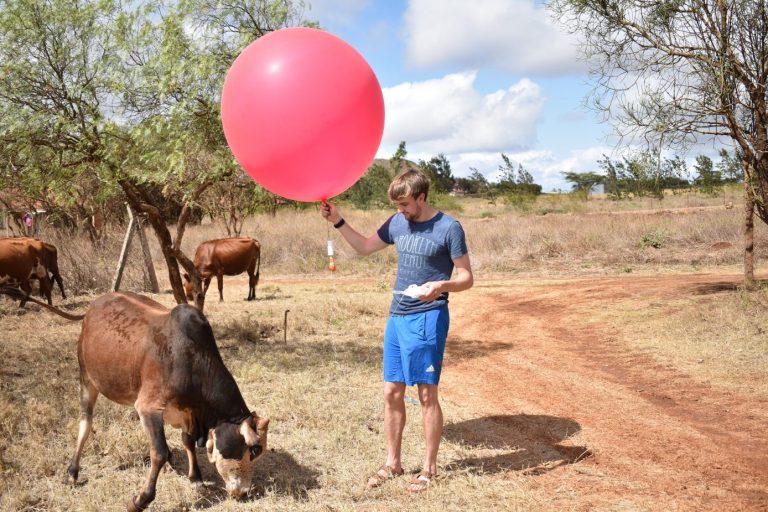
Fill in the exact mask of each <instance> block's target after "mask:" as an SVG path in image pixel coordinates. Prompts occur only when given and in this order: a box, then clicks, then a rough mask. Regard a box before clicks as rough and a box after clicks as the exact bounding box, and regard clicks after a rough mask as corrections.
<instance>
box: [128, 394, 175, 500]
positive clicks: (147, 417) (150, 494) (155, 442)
mask: <svg viewBox="0 0 768 512" xmlns="http://www.w3.org/2000/svg"><path fill="white" fill-rule="evenodd" d="M137 411H138V413H139V418H141V425H142V426H143V427H144V432H146V434H147V437H148V438H149V460H150V462H151V467H150V469H149V477H148V478H147V483H146V484H145V486H144V490H143V491H142V492H141V494H139V495H138V496H136V497H134V498H133V499H131V501H129V502H128V511H129V512H139V511H141V510H144V509H145V508H147V506H149V504H150V503H152V501H153V500H154V499H155V493H156V491H157V477H158V476H159V475H160V470H161V469H162V468H163V466H164V465H165V463H166V462H168V444H167V443H166V441H165V429H164V423H163V413H162V412H159V411H146V410H139V408H138V407H137Z"/></svg>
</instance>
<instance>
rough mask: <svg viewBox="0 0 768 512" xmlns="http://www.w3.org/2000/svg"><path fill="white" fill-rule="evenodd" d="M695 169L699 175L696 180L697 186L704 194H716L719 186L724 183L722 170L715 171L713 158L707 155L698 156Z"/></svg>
mask: <svg viewBox="0 0 768 512" xmlns="http://www.w3.org/2000/svg"><path fill="white" fill-rule="evenodd" d="M693 170H694V171H696V173H697V174H698V176H697V177H696V179H695V180H694V183H696V186H698V187H699V190H701V192H702V193H703V194H707V195H710V196H715V195H717V193H718V190H719V186H720V185H721V184H722V178H721V175H720V171H715V170H714V169H713V166H712V159H711V158H709V157H708V156H705V155H699V156H698V157H696V165H694V167H693Z"/></svg>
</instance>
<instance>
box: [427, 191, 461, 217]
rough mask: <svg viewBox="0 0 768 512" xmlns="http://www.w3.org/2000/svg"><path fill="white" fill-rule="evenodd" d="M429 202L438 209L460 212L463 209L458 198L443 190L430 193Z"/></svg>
mask: <svg viewBox="0 0 768 512" xmlns="http://www.w3.org/2000/svg"><path fill="white" fill-rule="evenodd" d="M429 204H430V205H431V206H433V207H435V208H437V209H438V210H442V211H447V212H455V213H460V212H462V211H463V208H462V207H461V203H460V202H459V200H458V199H456V198H455V197H453V196H450V195H448V194H443V193H441V192H437V193H433V192H430V193H429Z"/></svg>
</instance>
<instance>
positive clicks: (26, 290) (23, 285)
mask: <svg viewBox="0 0 768 512" xmlns="http://www.w3.org/2000/svg"><path fill="white" fill-rule="evenodd" d="M19 288H21V291H23V292H24V293H25V294H26V297H24V298H23V299H21V303H20V304H19V307H20V308H23V307H24V305H25V304H26V303H27V298H28V297H29V296H30V295H31V294H32V285H31V284H29V280H27V281H26V282H22V283H21V284H19Z"/></svg>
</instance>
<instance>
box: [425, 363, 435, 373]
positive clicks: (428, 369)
mask: <svg viewBox="0 0 768 512" xmlns="http://www.w3.org/2000/svg"><path fill="white" fill-rule="evenodd" d="M434 372H435V367H434V366H432V365H429V368H427V373H434Z"/></svg>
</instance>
